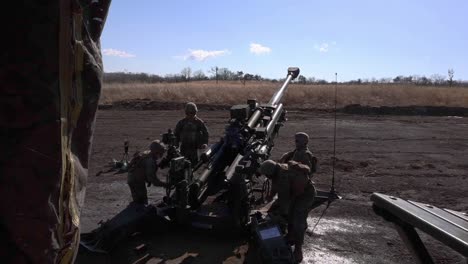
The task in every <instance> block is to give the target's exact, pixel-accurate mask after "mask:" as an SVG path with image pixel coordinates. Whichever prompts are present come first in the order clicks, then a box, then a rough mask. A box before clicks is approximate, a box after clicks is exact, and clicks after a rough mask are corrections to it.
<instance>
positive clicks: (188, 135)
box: [174, 103, 209, 164]
mask: <svg viewBox="0 0 468 264" xmlns="http://www.w3.org/2000/svg"><path fill="white" fill-rule="evenodd" d="M197 112H198V109H197V105H195V104H194V103H187V105H186V106H185V118H184V119H182V120H180V121H179V122H178V123H177V125H176V128H175V131H174V134H175V137H176V146H177V147H180V153H181V154H182V155H183V156H184V157H185V158H187V159H188V160H190V162H192V164H195V163H197V162H198V149H205V148H206V147H207V144H208V137H209V134H208V128H207V127H206V125H205V123H204V122H203V120H201V119H200V118H198V116H197Z"/></svg>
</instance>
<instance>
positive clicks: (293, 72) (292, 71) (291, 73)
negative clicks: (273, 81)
mask: <svg viewBox="0 0 468 264" xmlns="http://www.w3.org/2000/svg"><path fill="white" fill-rule="evenodd" d="M298 75H299V68H296V67H290V68H288V76H287V78H286V81H285V82H284V84H283V86H281V88H280V89H279V90H278V91H277V92H276V93H275V94H274V95H273V97H272V98H271V99H270V101H269V102H268V104H269V105H272V106H275V105H277V104H278V103H279V102H280V101H281V99H282V98H283V95H284V94H285V92H286V89H287V88H288V85H289V83H290V82H291V81H292V80H294V79H296V77H297V76H298Z"/></svg>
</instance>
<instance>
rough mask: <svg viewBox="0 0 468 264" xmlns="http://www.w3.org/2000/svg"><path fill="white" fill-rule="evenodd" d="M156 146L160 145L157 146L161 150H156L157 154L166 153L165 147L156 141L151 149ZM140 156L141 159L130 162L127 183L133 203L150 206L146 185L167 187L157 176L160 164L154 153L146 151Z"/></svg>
mask: <svg viewBox="0 0 468 264" xmlns="http://www.w3.org/2000/svg"><path fill="white" fill-rule="evenodd" d="M154 144H158V146H155V147H156V148H159V149H157V150H155V151H156V152H159V153H164V146H163V145H162V144H160V143H159V142H158V141H154V142H153V143H152V145H150V148H151V146H154ZM153 151H154V150H153ZM138 155H139V157H134V159H133V160H132V161H131V162H130V165H129V170H128V176H127V183H128V186H129V187H130V191H131V193H132V198H133V202H135V203H141V204H148V194H147V190H146V186H145V183H149V184H153V185H154V186H165V183H164V182H162V181H160V180H159V179H158V177H157V176H156V173H157V171H158V164H157V160H156V159H155V157H154V155H153V154H152V151H151V150H150V151H145V152H143V153H141V154H138ZM136 159H138V160H136Z"/></svg>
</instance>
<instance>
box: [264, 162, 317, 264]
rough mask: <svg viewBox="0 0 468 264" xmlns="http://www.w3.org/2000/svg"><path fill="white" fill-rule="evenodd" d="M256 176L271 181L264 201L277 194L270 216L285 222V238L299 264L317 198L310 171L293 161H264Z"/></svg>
mask: <svg viewBox="0 0 468 264" xmlns="http://www.w3.org/2000/svg"><path fill="white" fill-rule="evenodd" d="M259 172H260V173H261V174H263V175H265V176H266V177H267V178H269V179H270V180H271V181H272V186H271V192H270V194H269V195H268V197H267V200H272V199H273V197H274V196H275V195H276V194H278V199H277V200H276V201H275V202H274V203H273V205H272V206H271V208H270V211H269V212H270V213H272V214H274V215H279V216H280V218H282V219H284V220H285V221H287V223H288V233H287V236H286V238H287V240H288V242H289V243H290V244H292V245H294V257H295V260H296V261H297V262H301V261H302V258H303V256H302V245H303V244H304V234H305V231H306V230H307V216H308V215H309V212H310V210H311V209H312V205H313V202H314V197H315V195H316V191H315V187H314V186H313V184H312V181H311V180H310V178H309V175H310V169H309V167H308V166H307V165H304V164H301V163H298V162H295V161H289V162H288V163H277V162H275V161H273V160H266V161H264V162H263V163H262V164H261V165H260V168H259Z"/></svg>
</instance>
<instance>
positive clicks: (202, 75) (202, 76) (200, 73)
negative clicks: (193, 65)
mask: <svg viewBox="0 0 468 264" xmlns="http://www.w3.org/2000/svg"><path fill="white" fill-rule="evenodd" d="M193 78H194V79H195V80H197V81H201V80H206V79H207V77H206V75H205V73H204V72H203V71H202V70H198V71H194V72H193Z"/></svg>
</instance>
